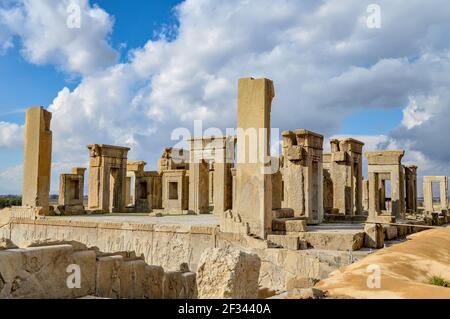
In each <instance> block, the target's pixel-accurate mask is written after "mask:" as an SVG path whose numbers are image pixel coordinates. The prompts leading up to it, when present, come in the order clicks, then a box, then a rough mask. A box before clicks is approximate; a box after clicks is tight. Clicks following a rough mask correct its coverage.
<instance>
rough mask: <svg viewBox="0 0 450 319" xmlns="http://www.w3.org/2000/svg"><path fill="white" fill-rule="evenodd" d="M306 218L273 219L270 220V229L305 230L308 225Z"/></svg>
mask: <svg viewBox="0 0 450 319" xmlns="http://www.w3.org/2000/svg"><path fill="white" fill-rule="evenodd" d="M306 223H307V222H306V220H304V219H303V220H302V219H274V220H272V230H274V231H285V232H293V233H295V232H306V231H308V226H307V224H306Z"/></svg>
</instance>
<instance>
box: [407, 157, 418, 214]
mask: <svg viewBox="0 0 450 319" xmlns="http://www.w3.org/2000/svg"><path fill="white" fill-rule="evenodd" d="M404 169H405V184H406V211H407V212H408V213H414V212H417V166H415V165H405V167H404Z"/></svg>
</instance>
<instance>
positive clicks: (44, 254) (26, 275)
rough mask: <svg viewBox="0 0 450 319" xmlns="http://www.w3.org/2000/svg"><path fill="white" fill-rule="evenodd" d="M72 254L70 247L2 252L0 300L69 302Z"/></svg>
mask: <svg viewBox="0 0 450 319" xmlns="http://www.w3.org/2000/svg"><path fill="white" fill-rule="evenodd" d="M72 252H73V250H72V247H71V246H69V245H61V246H49V247H36V248H28V249H11V250H6V251H3V252H0V278H1V279H0V286H3V289H1V291H0V299H2V298H7V299H11V298H13V299H15V298H27V299H56V298H70V297H71V290H70V289H69V288H68V286H67V282H66V280H67V277H68V274H67V272H66V269H67V266H69V265H70V264H71V263H72ZM0 288H2V287H0Z"/></svg>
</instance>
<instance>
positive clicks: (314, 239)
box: [299, 231, 364, 251]
mask: <svg viewBox="0 0 450 319" xmlns="http://www.w3.org/2000/svg"><path fill="white" fill-rule="evenodd" d="M299 237H300V239H301V240H304V241H306V242H307V243H308V246H309V247H312V248H315V249H324V250H339V251H349V250H350V251H355V250H360V249H361V248H362V247H363V246H364V232H363V231H351V232H350V231H349V232H304V233H299Z"/></svg>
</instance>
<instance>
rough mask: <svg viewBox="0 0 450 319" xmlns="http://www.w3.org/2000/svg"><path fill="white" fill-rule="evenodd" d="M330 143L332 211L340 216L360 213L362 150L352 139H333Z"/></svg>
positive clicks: (361, 146) (357, 142) (362, 144)
mask: <svg viewBox="0 0 450 319" xmlns="http://www.w3.org/2000/svg"><path fill="white" fill-rule="evenodd" d="M330 143H331V169H330V173H331V179H332V180H333V211H334V213H336V214H342V215H360V214H361V213H362V155H361V154H362V148H363V146H364V143H362V142H360V141H357V140H355V139H352V138H347V139H342V140H338V139H333V140H331V141H330Z"/></svg>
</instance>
